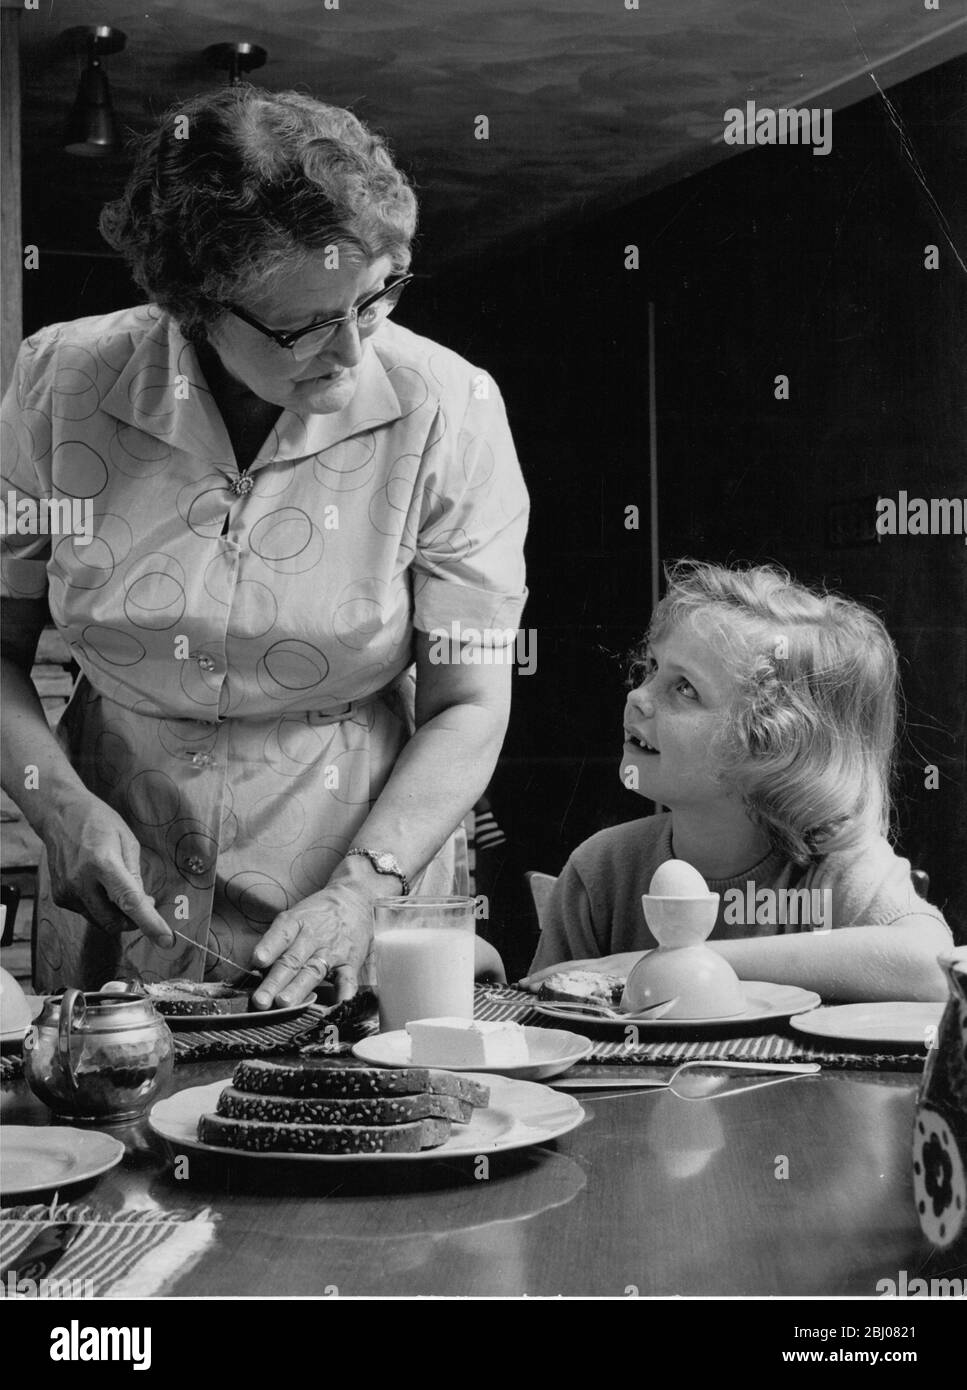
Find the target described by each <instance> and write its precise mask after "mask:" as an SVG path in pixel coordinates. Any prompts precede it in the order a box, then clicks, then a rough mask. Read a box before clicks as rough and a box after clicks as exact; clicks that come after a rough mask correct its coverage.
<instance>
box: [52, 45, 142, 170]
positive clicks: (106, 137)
mask: <svg viewBox="0 0 967 1390" xmlns="http://www.w3.org/2000/svg"><path fill="white" fill-rule="evenodd" d="M61 37H62V38H63V39H64V40H65V41H66V42H67V43H69V44H70V45H71V47H72V48H73V49H74V51H75V53H86V54H87V67H86V68H85V69H84V71H83V72H82V73H81V80H80V83H79V84H78V87H77V97H76V99H75V101H74V105H73V107H72V109H71V113H70V115H69V117H68V118H67V130H66V132H65V135H64V149H65V150H66V151H67V153H68V154H80V155H87V156H88V157H91V156H93V157H95V158H97V157H98V156H103V155H109V154H113V153H114V152H115V150H116V149H117V148H118V146H119V144H120V140H119V137H118V127H117V120H116V118H115V115H114V108H113V107H112V105H111V92H110V88H109V87H108V85H107V74H106V73H105V71H104V69H103V68H102V67H101V61H100V60H101V58H103V57H106V56H107V55H108V54H110V53H120V52H121V49H122V48H123V47H124V45H125V43H126V42H127V35H126V34H122V33H121V30H120V29H112V28H111V27H110V25H108V24H81V25H78V26H77V28H75V29H68V30H67V31H66V32H65V33H64V34H63V35H62V36H61Z"/></svg>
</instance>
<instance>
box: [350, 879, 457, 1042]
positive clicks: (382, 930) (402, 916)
mask: <svg viewBox="0 0 967 1390" xmlns="http://www.w3.org/2000/svg"><path fill="white" fill-rule="evenodd" d="M373 919H374V945H375V953H376V988H377V990H378V992H379V1026H380V1031H381V1032H383V1033H389V1032H394V1031H396V1030H397V1029H399V1028H405V1027H406V1025H407V1024H408V1023H410V1022H411V1021H412V1020H413V1019H417V1018H473V974H474V920H473V898H468V897H452V898H379V899H378V900H377V901H376V903H374V905H373Z"/></svg>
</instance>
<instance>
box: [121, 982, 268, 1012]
mask: <svg viewBox="0 0 967 1390" xmlns="http://www.w3.org/2000/svg"><path fill="white" fill-rule="evenodd" d="M145 990H146V991H147V994H148V997H149V999H150V1000H151V1002H152V1003H153V1004H154V1006H155V1008H156V1009H157V1010H158V1012H159V1013H160V1014H168V1015H170V1016H174V1017H178V1018H184V1017H193V1016H194V1015H196V1014H198V1015H203V1014H244V1013H247V1012H248V1007H249V996H248V993H247V991H246V990H244V989H235V988H234V987H233V986H232V985H228V984H225V983H223V982H222V981H221V980H211V981H201V980H164V981H162V982H161V983H160V984H156V985H145Z"/></svg>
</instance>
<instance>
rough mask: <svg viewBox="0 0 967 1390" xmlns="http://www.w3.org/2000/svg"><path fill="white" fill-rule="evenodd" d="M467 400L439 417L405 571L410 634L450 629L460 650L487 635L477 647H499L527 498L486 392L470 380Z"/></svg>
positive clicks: (502, 419)
mask: <svg viewBox="0 0 967 1390" xmlns="http://www.w3.org/2000/svg"><path fill="white" fill-rule="evenodd" d="M469 395H470V399H469V402H468V403H467V405H466V408H465V410H463V412H462V413H461V412H460V410H459V404H458V403H455V404H457V408H456V409H455V410H452V411H451V412H449V413H444V414H442V415H441V418H440V431H439V433H438V436H437V439H436V442H433V443H431V444H430V445H429V447H428V450H427V458H426V463H427V467H426V469H425V471H424V478H423V499H422V508H421V515H420V525H419V532H418V536H417V543H416V553H415V555H414V558H413V564H412V571H413V603H414V625H415V626H416V627H417V628H418V629H420V630H421V631H423V632H430V633H432V632H434V631H440V630H446V631H447V633H448V634H452V633H453V626H452V625H453V624H457V625H458V631H459V633H460V637H461V640H465V641H470V642H473V641H474V636H473V633H474V632H480V633H483V632H484V631H485V630H489V633H490V636H489V638H485V639H483V640H485V641H487V642H488V643H489V644H490V645H493V646H509V645H510V643H511V642H512V641H513V635H514V634H515V633H516V630H517V627H518V624H519V622H520V616H521V612H522V610H523V607H524V603H525V602H526V599H527V589H526V585H525V581H524V537H525V535H526V532H527V517H528V498H527V490H526V488H525V486H524V480H523V477H522V476H521V470H520V465H519V463H518V461H517V453H516V451H515V449H514V441H513V439H512V438H511V433H510V426H509V424H508V422H507V413H506V410H505V409H504V403H503V400H502V398H501V396H500V392H499V391H498V389H497V386H496V384H495V382H494V381H493V380H492V378H490V377H489V376H487V375H486V374H485V373H479V374H478V375H477V376H475V377H474V378H473V382H472V384H471V386H470V388H469ZM454 416H455V417H456V422H455V421H454V419H453V417H454ZM499 634H503V640H500V636H499Z"/></svg>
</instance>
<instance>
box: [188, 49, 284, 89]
mask: <svg viewBox="0 0 967 1390" xmlns="http://www.w3.org/2000/svg"><path fill="white" fill-rule="evenodd" d="M204 56H205V59H206V61H207V63H208V65H209V67H212V68H220V69H221V70H222V72H224V73H225V76H226V82H227V85H228V86H229V87H239V86H241V83H242V73H243V72H251V71H252V69H253V68H260V67H262V66H263V65H264V63H265V60H266V58H267V57H268V56H269V55H268V54H267V53H266V51H265V49H264V48H259V46H258V44H257V43H213V44H212V45H211V46H210V47H209V48H206V49H205V55H204Z"/></svg>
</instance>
